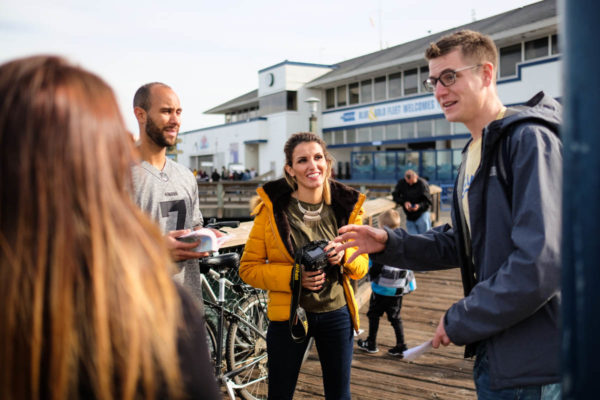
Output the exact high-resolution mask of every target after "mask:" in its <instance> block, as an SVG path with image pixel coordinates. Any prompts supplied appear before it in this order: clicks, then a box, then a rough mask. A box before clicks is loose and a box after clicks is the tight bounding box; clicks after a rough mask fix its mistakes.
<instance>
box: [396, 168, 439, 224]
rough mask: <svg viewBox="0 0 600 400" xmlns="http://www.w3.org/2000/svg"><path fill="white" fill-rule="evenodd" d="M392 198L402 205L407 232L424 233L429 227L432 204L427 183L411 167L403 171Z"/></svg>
mask: <svg viewBox="0 0 600 400" xmlns="http://www.w3.org/2000/svg"><path fill="white" fill-rule="evenodd" d="M392 198H393V199H394V201H395V202H396V204H398V206H399V207H402V210H403V211H404V214H406V230H407V231H408V233H411V234H415V233H425V232H427V231H428V230H429V229H431V214H430V213H429V208H430V207H431V205H432V200H431V193H430V192H429V185H428V184H427V182H426V181H425V179H423V178H421V177H419V175H417V173H416V172H415V171H413V170H412V169H409V170H407V171H406V172H405V173H404V179H400V180H399V181H398V183H397V184H396V187H395V188H394V191H393V192H392Z"/></svg>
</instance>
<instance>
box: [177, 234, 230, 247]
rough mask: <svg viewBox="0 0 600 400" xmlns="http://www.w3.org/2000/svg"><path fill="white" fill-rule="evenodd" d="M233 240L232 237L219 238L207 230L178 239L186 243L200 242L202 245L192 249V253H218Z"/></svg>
mask: <svg viewBox="0 0 600 400" xmlns="http://www.w3.org/2000/svg"><path fill="white" fill-rule="evenodd" d="M230 238H231V235H224V236H219V237H217V236H216V235H215V233H214V232H213V231H211V230H210V229H206V228H201V229H197V230H194V231H191V232H190V233H187V234H185V235H181V236H179V237H178V238H177V239H178V240H182V241H184V242H197V241H200V244H199V245H198V246H197V247H195V248H194V249H192V251H197V252H201V253H203V252H207V251H218V250H219V248H220V247H221V246H222V245H223V243H225V242H226V241H228V240H229V239H230Z"/></svg>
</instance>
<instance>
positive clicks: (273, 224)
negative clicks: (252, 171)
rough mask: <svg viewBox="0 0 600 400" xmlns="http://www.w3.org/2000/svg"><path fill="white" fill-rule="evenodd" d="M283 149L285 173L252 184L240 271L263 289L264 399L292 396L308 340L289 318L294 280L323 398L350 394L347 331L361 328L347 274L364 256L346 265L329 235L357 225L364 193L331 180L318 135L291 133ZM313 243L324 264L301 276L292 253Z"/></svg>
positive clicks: (359, 269) (359, 270) (363, 264)
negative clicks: (320, 246)
mask: <svg viewBox="0 0 600 400" xmlns="http://www.w3.org/2000/svg"><path fill="white" fill-rule="evenodd" d="M284 153H285V167H284V174H285V175H284V176H285V177H284V178H281V179H278V180H276V181H271V182H268V183H266V184H265V185H264V186H262V187H260V188H258V189H257V193H258V195H259V196H260V201H259V203H258V205H257V206H256V208H255V209H254V214H255V215H256V217H255V219H254V224H253V226H252V230H251V232H250V235H249V237H248V241H247V242H246V247H245V249H244V254H243V255H242V259H241V262H240V270H239V273H240V277H241V278H242V279H243V280H244V281H245V282H246V283H248V284H250V285H252V286H254V287H258V288H261V289H264V290H267V291H268V293H269V303H268V311H267V313H268V316H269V320H270V321H271V322H270V324H269V328H268V331H267V353H268V356H269V358H268V368H269V398H270V399H292V397H293V395H294V390H295V388H296V381H297V379H298V373H299V372H300V366H301V364H302V358H303V356H304V353H305V350H306V347H307V343H308V341H307V340H304V341H297V340H294V339H293V338H292V336H291V329H290V319H291V323H292V325H297V324H296V323H295V322H296V320H295V318H294V316H293V315H291V312H290V309H291V308H294V307H290V305H291V304H293V296H292V285H291V284H290V281H292V280H293V281H295V282H297V283H298V286H295V287H299V286H300V285H301V290H300V292H299V293H297V294H298V297H296V299H298V298H299V305H300V306H301V308H302V309H303V310H306V317H307V318H306V319H307V322H308V331H307V332H304V334H305V335H306V336H307V337H310V336H312V337H314V338H315V343H316V346H317V351H318V353H319V360H320V361H321V369H322V372H323V385H324V390H325V397H326V398H327V399H336V400H339V399H349V398H350V367H351V363H352V350H353V341H354V335H353V328H354V330H355V331H358V326H359V324H358V306H357V304H356V300H355V299H354V292H353V290H352V286H351V285H350V279H360V278H362V277H363V276H364V275H365V274H366V273H367V269H368V258H367V256H366V255H363V256H361V257H358V258H356V259H355V260H354V261H353V262H351V263H348V262H346V261H345V260H346V259H347V258H348V257H349V256H350V255H351V254H352V253H353V252H354V250H353V249H351V248H349V249H348V250H347V251H346V252H339V251H337V247H338V246H339V244H334V243H333V242H332V239H333V238H334V237H336V235H337V232H338V227H339V226H342V225H344V224H346V223H352V224H361V223H362V216H363V214H364V210H363V208H362V205H363V203H364V201H365V196H364V195H363V194H361V193H359V192H357V191H356V190H354V189H352V188H350V187H348V186H346V185H343V184H341V183H339V182H336V181H334V180H332V179H330V175H331V165H332V162H333V160H332V158H331V156H330V155H329V153H328V152H327V147H326V145H325V142H324V141H323V140H322V139H321V138H320V137H318V136H316V135H314V134H312V133H296V134H294V135H292V136H290V138H289V139H288V140H287V142H286V144H285V146H284ZM315 240H325V241H327V242H328V243H327V245H326V247H325V248H324V250H326V251H329V253H328V255H327V257H328V266H327V267H325V268H324V269H323V270H315V271H308V270H306V269H305V268H306V266H302V271H301V273H300V271H299V269H300V265H299V264H296V265H294V257H295V255H296V254H297V251H298V250H299V249H302V248H303V247H304V246H305V245H306V244H308V243H310V242H313V241H315ZM293 269H295V274H294V276H292V270H293ZM297 274H298V275H300V277H299V276H298V275H297ZM298 281H301V282H298ZM296 310H297V309H295V310H294V312H296ZM298 315H300V314H298ZM300 319H302V318H301V317H300ZM298 337H301V335H299V334H298ZM305 339H306V338H305Z"/></svg>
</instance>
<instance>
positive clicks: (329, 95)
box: [325, 88, 335, 108]
mask: <svg viewBox="0 0 600 400" xmlns="http://www.w3.org/2000/svg"><path fill="white" fill-rule="evenodd" d="M325 104H326V107H327V108H333V107H335V90H334V89H333V88H331V89H327V90H326V91H325Z"/></svg>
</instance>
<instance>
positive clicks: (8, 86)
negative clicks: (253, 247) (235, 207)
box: [0, 56, 221, 400]
mask: <svg viewBox="0 0 600 400" xmlns="http://www.w3.org/2000/svg"><path fill="white" fill-rule="evenodd" d="M0 98H1V99H2V105H1V106H0V143H2V146H0V303H1V304H2V307H1V311H0V327H1V328H0V398H2V399H52V400H62V399H79V398H80V399H113V398H119V399H126V400H127V399H139V398H147V399H156V398H161V399H166V398H168V399H186V398H198V399H219V398H221V396H220V394H219V391H218V388H217V386H216V382H215V379H214V377H213V376H212V367H211V363H210V361H209V359H208V348H207V344H206V337H205V334H204V329H205V328H204V323H203V320H202V316H201V314H200V312H199V310H198V309H197V308H196V306H195V302H194V301H193V299H192V298H191V297H190V296H189V295H188V294H187V293H186V292H185V291H184V290H183V289H181V288H180V287H177V286H176V285H175V284H174V283H173V281H172V280H171V278H170V275H171V270H172V269H173V268H174V266H173V264H172V261H171V258H170V256H169V252H168V249H167V247H166V245H165V243H164V240H163V238H162V236H161V233H160V231H159V230H158V228H157V227H156V226H155V225H154V223H153V222H152V221H150V220H149V219H148V218H147V217H146V216H145V215H144V214H143V213H142V212H141V211H140V210H139V209H138V207H137V206H136V205H135V204H134V202H133V201H132V199H131V194H130V193H131V190H132V188H131V173H130V168H131V165H132V163H133V162H134V159H133V154H134V152H133V147H132V141H131V137H130V134H129V133H128V132H127V130H126V129H125V126H124V123H123V118H122V116H121V114H120V112H119V107H118V105H117V102H116V99H115V96H114V94H113V92H112V90H111V89H110V88H109V87H108V85H107V84H106V83H104V81H102V80H101V79H100V78H99V77H97V76H96V75H94V74H92V73H90V72H88V71H86V70H84V69H82V68H80V67H77V66H74V65H71V64H69V63H68V62H66V61H65V60H63V59H61V58H58V57H52V56H35V57H29V58H23V59H18V60H14V61H11V62H8V63H6V64H3V65H1V66H0ZM190 174H191V172H190Z"/></svg>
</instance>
